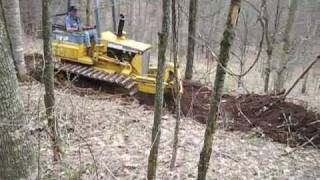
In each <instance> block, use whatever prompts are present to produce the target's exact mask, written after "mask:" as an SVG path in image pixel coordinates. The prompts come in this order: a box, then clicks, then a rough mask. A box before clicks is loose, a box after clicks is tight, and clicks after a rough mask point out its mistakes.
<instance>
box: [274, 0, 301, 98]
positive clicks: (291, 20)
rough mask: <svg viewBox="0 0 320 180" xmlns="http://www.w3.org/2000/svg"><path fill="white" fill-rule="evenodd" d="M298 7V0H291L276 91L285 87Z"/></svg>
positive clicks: (282, 43)
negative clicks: (291, 39)
mask: <svg viewBox="0 0 320 180" xmlns="http://www.w3.org/2000/svg"><path fill="white" fill-rule="evenodd" d="M297 8H298V0H291V1H290V7H289V14H288V19H287V24H286V27H285V31H284V34H283V39H282V42H281V48H282V52H281V58H280V61H279V65H278V68H277V72H276V77H275V81H274V91H275V92H277V93H279V92H281V91H282V90H283V89H284V83H285V73H286V68H287V64H288V61H289V53H290V52H289V51H290V38H291V36H290V35H291V31H292V28H293V25H294V21H295V14H296V11H297Z"/></svg>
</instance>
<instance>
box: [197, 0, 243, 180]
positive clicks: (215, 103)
mask: <svg viewBox="0 0 320 180" xmlns="http://www.w3.org/2000/svg"><path fill="white" fill-rule="evenodd" d="M240 8H241V0H231V4H230V9H229V15H228V19H227V23H226V28H225V30H224V33H223V39H222V41H221V44H220V55H219V61H220V63H221V66H223V67H221V66H220V65H217V71H216V78H215V82H214V89H213V93H212V97H211V106H210V111H209V115H208V122H207V128H206V132H205V137H204V143H203V148H202V151H201V154H200V160H199V164H198V178H197V179H198V180H205V179H206V174H207V170H208V167H209V162H210V156H211V153H212V144H213V134H214V133H215V129H216V121H217V118H218V108H219V104H220V100H221V96H222V91H223V87H224V81H225V75H226V72H225V71H224V69H223V68H225V67H227V65H228V61H229V52H230V49H231V46H232V43H233V40H234V36H235V34H234V29H235V26H236V24H237V21H238V17H239V13H240Z"/></svg>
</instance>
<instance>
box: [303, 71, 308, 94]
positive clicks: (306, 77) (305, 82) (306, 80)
mask: <svg viewBox="0 0 320 180" xmlns="http://www.w3.org/2000/svg"><path fill="white" fill-rule="evenodd" d="M308 79H309V73H307V74H306V75H305V77H304V79H303V83H302V88H301V93H302V94H306V93H307V84H308Z"/></svg>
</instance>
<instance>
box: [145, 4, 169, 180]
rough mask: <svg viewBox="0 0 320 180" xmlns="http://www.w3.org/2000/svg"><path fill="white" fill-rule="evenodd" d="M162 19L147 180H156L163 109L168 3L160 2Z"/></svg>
mask: <svg viewBox="0 0 320 180" xmlns="http://www.w3.org/2000/svg"><path fill="white" fill-rule="evenodd" d="M162 8H163V17H162V31H161V33H159V50H158V51H159V52H158V72H157V84H156V95H155V104H154V111H155V112H154V122H153V128H152V138H151V150H150V154H149V159H148V173H147V178H148V180H154V179H156V169H157V159H158V149H159V143H160V136H161V118H162V107H163V93H164V84H163V83H164V82H163V81H164V80H163V76H164V70H165V63H166V50H167V46H168V36H169V26H170V1H169V0H163V1H162Z"/></svg>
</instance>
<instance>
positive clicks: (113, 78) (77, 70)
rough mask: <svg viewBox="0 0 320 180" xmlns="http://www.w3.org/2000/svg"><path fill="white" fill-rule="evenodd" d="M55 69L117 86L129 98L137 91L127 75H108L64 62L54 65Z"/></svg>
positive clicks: (85, 66)
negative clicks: (124, 90)
mask: <svg viewBox="0 0 320 180" xmlns="http://www.w3.org/2000/svg"><path fill="white" fill-rule="evenodd" d="M55 69H56V70H58V71H64V72H66V73H72V74H76V75H81V76H84V77H87V78H90V79H95V80H99V81H103V82H107V83H113V84H117V85H118V86H120V87H123V88H125V89H127V90H128V91H129V95H130V96H132V95H134V94H136V93H137V92H138V91H139V87H138V83H136V82H135V81H134V80H133V79H132V77H130V76H128V75H124V74H109V73H106V72H103V71H99V70H96V69H94V68H93V67H92V66H87V65H81V64H75V63H69V62H65V61H61V62H57V63H55Z"/></svg>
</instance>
